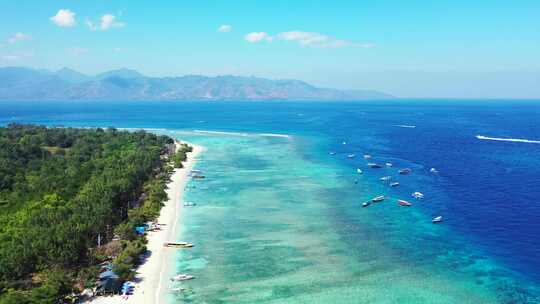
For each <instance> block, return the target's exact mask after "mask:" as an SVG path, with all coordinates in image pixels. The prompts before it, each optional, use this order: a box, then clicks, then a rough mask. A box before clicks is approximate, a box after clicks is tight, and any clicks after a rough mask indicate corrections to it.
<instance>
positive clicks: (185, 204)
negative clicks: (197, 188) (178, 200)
mask: <svg viewBox="0 0 540 304" xmlns="http://www.w3.org/2000/svg"><path fill="white" fill-rule="evenodd" d="M194 206H197V204H195V203H194V202H185V203H184V207H194Z"/></svg>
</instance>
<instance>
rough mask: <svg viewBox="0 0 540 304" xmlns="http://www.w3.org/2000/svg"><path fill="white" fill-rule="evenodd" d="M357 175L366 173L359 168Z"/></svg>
mask: <svg viewBox="0 0 540 304" xmlns="http://www.w3.org/2000/svg"><path fill="white" fill-rule="evenodd" d="M356 173H358V174H362V173H364V171H362V169H360V168H358V169H356Z"/></svg>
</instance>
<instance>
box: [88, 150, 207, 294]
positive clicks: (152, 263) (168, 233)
mask: <svg viewBox="0 0 540 304" xmlns="http://www.w3.org/2000/svg"><path fill="white" fill-rule="evenodd" d="M180 143H187V142H183V141H177V140H175V149H178V147H179V144H180ZM187 144H189V145H190V146H192V147H193V151H192V152H189V153H188V154H187V156H188V157H187V160H186V161H185V162H184V163H182V164H183V166H184V167H183V168H179V169H175V170H174V173H173V174H172V175H171V181H170V182H169V183H168V184H167V190H166V192H167V196H168V200H167V201H166V202H164V206H163V207H162V208H161V211H160V214H159V217H158V218H157V221H156V222H157V223H159V224H161V230H159V231H151V232H148V233H147V235H146V239H147V241H148V243H147V245H146V247H147V251H148V252H149V253H150V255H149V256H148V257H147V258H146V260H145V261H144V262H143V263H142V264H141V265H140V266H139V267H138V268H137V274H136V276H135V280H134V283H135V284H134V285H135V289H134V291H133V294H132V295H130V296H129V297H128V298H127V299H125V298H123V297H122V296H121V295H115V296H105V297H104V296H100V297H96V298H93V299H91V300H90V301H88V302H87V303H92V304H110V303H112V304H115V303H134V304H149V303H156V304H157V303H162V302H163V299H161V298H160V297H161V296H162V295H163V294H164V292H163V287H164V284H165V283H166V282H167V281H166V280H165V279H164V278H163V276H164V275H165V273H166V272H167V271H170V270H171V269H170V267H171V266H173V265H171V264H170V263H171V261H170V260H171V259H170V257H171V254H173V252H174V249H171V248H166V247H164V246H163V243H165V242H168V241H176V239H175V238H176V236H177V232H178V230H177V223H178V220H179V219H180V216H181V215H182V207H183V204H181V202H182V199H183V195H184V190H185V186H186V183H187V182H188V180H189V176H188V174H189V172H190V171H191V169H192V168H193V166H194V165H195V163H196V162H197V156H198V155H199V154H200V153H202V152H203V151H204V150H205V148H204V147H202V146H197V145H194V144H191V143H187ZM165 287H166V286H165Z"/></svg>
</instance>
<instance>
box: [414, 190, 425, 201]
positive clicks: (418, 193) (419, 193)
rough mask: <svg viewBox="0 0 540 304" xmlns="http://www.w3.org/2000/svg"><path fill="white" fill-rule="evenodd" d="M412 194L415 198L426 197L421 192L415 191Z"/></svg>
mask: <svg viewBox="0 0 540 304" xmlns="http://www.w3.org/2000/svg"><path fill="white" fill-rule="evenodd" d="M412 196H413V197H414V198H415V199H423V198H424V194H422V193H421V192H418V191H417V192H414V193H413V194H412Z"/></svg>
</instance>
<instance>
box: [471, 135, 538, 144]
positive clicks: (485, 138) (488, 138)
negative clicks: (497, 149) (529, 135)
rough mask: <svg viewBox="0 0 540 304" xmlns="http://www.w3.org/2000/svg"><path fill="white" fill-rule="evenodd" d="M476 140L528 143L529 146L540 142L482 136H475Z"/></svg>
mask: <svg viewBox="0 0 540 304" xmlns="http://www.w3.org/2000/svg"><path fill="white" fill-rule="evenodd" d="M476 138H477V139H481V140H495V141H510V142H520V143H529V144H540V140H530V139H522V138H500V137H488V136H483V135H476Z"/></svg>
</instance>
